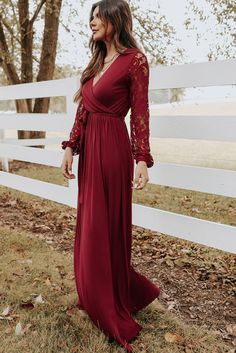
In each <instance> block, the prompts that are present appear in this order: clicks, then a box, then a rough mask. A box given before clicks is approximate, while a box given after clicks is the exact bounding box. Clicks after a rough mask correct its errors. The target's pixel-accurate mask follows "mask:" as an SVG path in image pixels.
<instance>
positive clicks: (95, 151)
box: [61, 0, 160, 352]
mask: <svg viewBox="0 0 236 353" xmlns="http://www.w3.org/2000/svg"><path fill="white" fill-rule="evenodd" d="M90 28H91V30H92V32H93V34H92V38H91V39H90V43H89V46H90V48H91V51H92V54H93V55H92V59H91V61H90V63H89V64H88V66H87V68H86V69H85V70H84V71H83V73H82V75H81V80H80V82H81V87H82V88H80V89H79V90H78V92H77V93H76V95H75V99H74V100H75V102H79V105H78V108H77V112H76V116H75V121H74V125H73V128H72V130H71V132H70V138H69V140H68V141H63V142H62V148H63V149H65V154H64V158H63V162H62V166H61V168H62V173H63V175H64V176H65V177H66V178H75V175H73V174H71V170H72V168H71V166H72V161H73V155H76V154H79V166H78V186H79V197H78V212H77V222H76V235H75V242H74V271H75V280H76V287H77V292H78V303H77V305H78V307H79V308H80V309H83V310H85V311H86V313H87V314H88V315H89V317H90V318H91V320H92V321H93V323H94V324H95V325H96V326H97V327H98V328H99V329H100V330H101V331H103V333H104V334H105V335H106V336H107V337H108V338H109V341H112V339H116V340H117V341H118V342H119V343H120V344H121V345H123V346H124V347H125V348H126V350H127V351H128V352H132V351H133V349H132V346H131V345H130V344H128V342H130V341H131V340H132V339H133V338H134V337H136V336H137V334H138V332H139V331H140V330H141V328H142V326H141V325H139V324H138V323H137V322H136V321H135V320H134V319H133V318H132V316H131V314H132V313H135V312H137V311H138V310H141V309H142V308H144V307H145V306H147V305H148V304H149V303H151V302H152V301H153V300H154V299H155V298H157V297H158V296H159V294H160V288H158V287H157V286H156V285H154V283H152V282H151V281H150V280H149V279H148V278H146V277H145V276H143V275H142V274H140V273H138V272H137V271H135V270H134V268H133V267H132V266H131V264H130V261H131V237H132V214H131V211H132V189H133V188H136V189H143V188H144V187H145V185H146V183H147V182H148V180H149V179H148V172H147V168H150V167H152V165H153V164H154V162H153V158H152V155H151V154H150V147H149V107H148V83H149V66H148V61H147V58H146V56H145V54H143V53H142V51H141V50H140V49H139V48H138V46H137V43H136V41H135V39H134V37H133V35H132V17H131V12H130V8H129V5H128V3H127V2H126V1H124V0H102V1H98V2H96V3H95V4H93V5H92V9H91V12H90ZM130 108H131V116H130V121H131V123H130V128H131V134H130V136H131V138H129V134H128V130H127V127H126V124H125V120H124V118H125V116H126V115H127V113H128V111H129V109H130ZM134 160H135V161H136V169H135V179H134V180H132V179H133V171H134Z"/></svg>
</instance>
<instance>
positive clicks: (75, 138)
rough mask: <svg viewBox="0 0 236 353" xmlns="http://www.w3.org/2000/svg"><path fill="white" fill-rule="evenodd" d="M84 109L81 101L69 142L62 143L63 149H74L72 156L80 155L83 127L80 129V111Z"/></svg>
mask: <svg viewBox="0 0 236 353" xmlns="http://www.w3.org/2000/svg"><path fill="white" fill-rule="evenodd" d="M82 107H83V103H82V99H81V100H80V102H79V105H78V108H77V111H76V115H75V120H74V124H73V127H72V129H71V131H70V137H69V140H67V141H62V142H61V148H62V149H65V148H66V147H71V148H72V154H73V155H74V156H75V155H77V154H79V153H80V131H81V127H80V124H79V114H80V111H81V110H82Z"/></svg>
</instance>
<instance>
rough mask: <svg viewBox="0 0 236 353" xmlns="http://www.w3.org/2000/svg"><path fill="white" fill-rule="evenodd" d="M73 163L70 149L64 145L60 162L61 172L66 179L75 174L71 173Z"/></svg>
mask: <svg viewBox="0 0 236 353" xmlns="http://www.w3.org/2000/svg"><path fill="white" fill-rule="evenodd" d="M72 163H73V155H72V149H71V148H70V147H66V149H65V154H64V157H63V161H62V164H61V170H62V174H63V176H64V177H65V178H67V179H75V175H74V174H72V173H71V171H72Z"/></svg>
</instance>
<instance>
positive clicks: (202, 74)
mask: <svg viewBox="0 0 236 353" xmlns="http://www.w3.org/2000/svg"><path fill="white" fill-rule="evenodd" d="M235 83H236V60H235V59H230V60H220V61H214V62H204V63H194V64H184V65H173V66H168V67H165V66H158V67H155V68H151V69H150V84H149V89H150V90H154V89H165V88H187V87H203V86H222V85H234V84H235ZM78 87H79V78H78V77H72V78H67V79H59V80H52V81H44V82H35V83H28V84H19V85H14V86H7V87H5V86H4V87H0V100H2V101H3V100H15V99H26V98H38V97H42V98H43V97H57V96H63V97H65V98H66V103H67V112H66V113H55V114H38V113H37V114H32V113H31V114H29V113H20V114H5V113H4V114H3V113H0V129H2V131H4V130H6V129H13V130H28V131H29V130H30V131H46V132H51V131H54V132H55V131H56V132H67V133H69V132H70V130H71V127H72V124H73V122H74V116H75V111H76V104H74V103H73V95H74V93H75V91H76V90H77V89H78ZM156 114H157V115H156ZM127 119H129V115H128V117H127ZM126 123H127V120H126ZM127 127H128V130H129V125H128V124H127ZM235 131H236V114H235V116H234V115H232V116H228V115H225V116H219V115H217V116H205V115H192V116H185V115H173V116H169V115H168V116H166V115H158V113H155V114H151V116H150V133H151V137H158V138H177V139H190V140H194V139H198V140H199V142H200V141H201V140H209V141H224V142H225V141H227V142H236V134H235ZM0 132H1V130H0ZM0 136H1V134H0ZM0 142H1V143H0V158H2V161H3V165H4V166H7V165H8V159H13V160H22V161H25V162H30V163H38V164H43V165H47V166H52V167H58V168H59V167H60V165H61V162H62V157H63V151H62V150H60V151H58V152H57V151H49V150H43V149H39V148H35V147H27V146H37V145H47V144H52V143H59V144H60V142H61V139H59V138H45V139H26V140H16V139H4V137H3V138H2V140H1V137H0ZM78 158H79V156H74V163H73V167H72V169H73V170H72V172H73V173H74V174H76V173H77V168H78ZM235 180H236V171H233V170H232V171H231V170H225V169H216V168H205V167H197V166H189V165H183V164H175V163H160V162H159V161H155V163H154V166H153V167H152V168H150V169H149V181H150V183H153V184H158V185H164V186H170V187H175V188H182V189H186V190H193V191H198V192H203V193H210V194H214V195H221V196H227V197H232V198H235V197H236V183H235ZM68 183H69V187H64V186H60V185H55V184H53V183H48V182H43V181H40V180H36V179H32V178H28V177H23V176H20V175H14V174H12V173H9V172H7V171H6V170H5V171H0V184H1V185H3V186H6V187H9V188H13V189H16V190H19V191H23V192H27V193H29V194H32V195H36V196H38V197H43V198H45V199H48V200H52V201H55V202H58V203H61V204H66V205H69V206H71V207H77V195H78V183H77V179H75V180H69V181H68ZM132 210H133V224H135V225H138V226H141V227H145V228H148V229H151V230H153V231H158V232H162V233H164V234H167V235H170V236H175V237H177V238H181V239H185V240H189V241H193V242H196V243H199V244H203V245H206V246H211V247H213V248H217V249H221V250H224V251H228V252H232V253H236V227H233V226H230V225H227V224H220V223H216V222H211V221H206V220H203V219H199V218H195V217H190V216H185V215H181V214H176V213H172V212H168V211H164V210H160V209H157V208H152V207H147V206H142V205H139V204H135V203H133V205H132Z"/></svg>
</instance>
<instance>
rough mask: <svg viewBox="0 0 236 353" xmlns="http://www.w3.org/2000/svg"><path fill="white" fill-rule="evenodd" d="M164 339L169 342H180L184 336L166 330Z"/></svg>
mask: <svg viewBox="0 0 236 353" xmlns="http://www.w3.org/2000/svg"><path fill="white" fill-rule="evenodd" d="M164 337H165V340H166V341H167V342H169V343H176V344H182V343H183V342H184V338H183V337H182V336H180V335H178V334H177V333H173V332H167V333H165V335H164Z"/></svg>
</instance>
